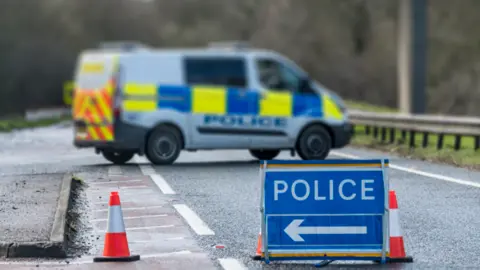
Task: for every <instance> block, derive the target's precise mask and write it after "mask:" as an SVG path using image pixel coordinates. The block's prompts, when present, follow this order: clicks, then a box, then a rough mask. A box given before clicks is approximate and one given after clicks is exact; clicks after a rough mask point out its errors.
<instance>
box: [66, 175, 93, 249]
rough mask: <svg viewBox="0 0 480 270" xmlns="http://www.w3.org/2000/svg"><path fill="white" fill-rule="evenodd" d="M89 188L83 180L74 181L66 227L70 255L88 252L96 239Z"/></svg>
mask: <svg viewBox="0 0 480 270" xmlns="http://www.w3.org/2000/svg"><path fill="white" fill-rule="evenodd" d="M87 188H88V186H87V184H86V183H85V182H83V181H82V180H79V179H75V180H74V181H73V182H72V192H71V195H70V200H71V201H70V205H71V208H70V210H69V211H68V212H67V229H66V238H67V254H68V257H81V256H82V255H85V254H88V253H89V250H90V248H91V247H92V245H93V243H94V241H95V240H96V238H95V235H94V234H93V233H91V232H92V231H93V228H92V227H91V225H90V223H89V220H90V217H91V209H90V207H89V205H88V200H87V195H86V189H87Z"/></svg>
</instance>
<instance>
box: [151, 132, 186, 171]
mask: <svg viewBox="0 0 480 270" xmlns="http://www.w3.org/2000/svg"><path fill="white" fill-rule="evenodd" d="M180 136H181V135H180V134H179V133H178V131H177V130H175V129H174V128H171V127H168V126H159V127H157V128H155V129H154V130H153V132H152V133H151V134H150V136H149V137H148V140H147V149H146V153H145V155H146V156H147V158H148V160H149V161H150V162H152V163H153V164H155V165H168V164H172V163H174V162H175V160H177V158H178V156H179V155H180V151H181V150H182V148H181V146H182V144H181V139H180Z"/></svg>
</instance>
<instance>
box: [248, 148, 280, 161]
mask: <svg viewBox="0 0 480 270" xmlns="http://www.w3.org/2000/svg"><path fill="white" fill-rule="evenodd" d="M249 151H250V154H252V156H254V157H256V158H258V159H260V160H271V159H274V158H275V157H276V156H278V154H279V153H280V150H249Z"/></svg>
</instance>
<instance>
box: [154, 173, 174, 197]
mask: <svg viewBox="0 0 480 270" xmlns="http://www.w3.org/2000/svg"><path fill="white" fill-rule="evenodd" d="M150 178H152V180H153V182H154V183H155V185H157V187H158V188H159V189H160V190H161V191H162V192H163V194H175V191H173V189H172V188H171V187H170V185H169V184H168V183H167V181H165V179H163V177H162V176H161V175H159V174H152V175H150Z"/></svg>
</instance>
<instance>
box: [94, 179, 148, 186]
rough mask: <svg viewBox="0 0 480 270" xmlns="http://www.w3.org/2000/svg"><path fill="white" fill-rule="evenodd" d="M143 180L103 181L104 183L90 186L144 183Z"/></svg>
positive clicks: (95, 183)
mask: <svg viewBox="0 0 480 270" xmlns="http://www.w3.org/2000/svg"><path fill="white" fill-rule="evenodd" d="M142 181H143V180H137V179H133V180H122V181H102V182H90V183H88V184H89V185H102V184H121V183H132V182H142Z"/></svg>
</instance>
